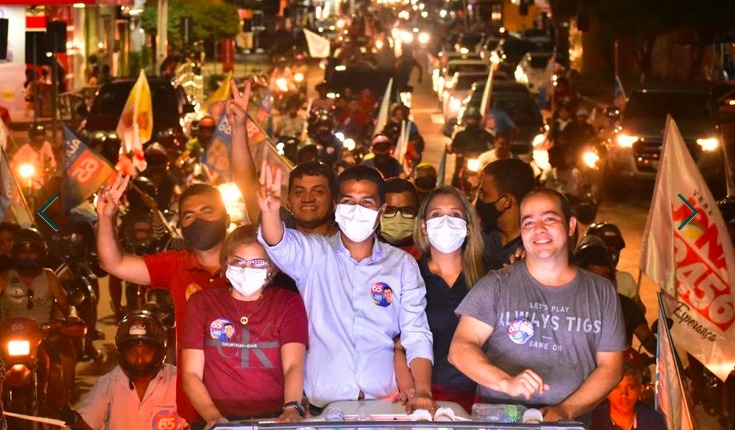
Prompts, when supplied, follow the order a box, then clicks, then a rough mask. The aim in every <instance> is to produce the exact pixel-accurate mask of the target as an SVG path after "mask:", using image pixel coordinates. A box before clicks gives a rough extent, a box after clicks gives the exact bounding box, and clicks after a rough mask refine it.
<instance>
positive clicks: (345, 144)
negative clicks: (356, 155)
mask: <svg viewBox="0 0 735 430" xmlns="http://www.w3.org/2000/svg"><path fill="white" fill-rule="evenodd" d="M342 146H343V147H345V148H347V150H348V151H352V150H354V149H355V146H356V144H355V140H354V139H349V138H348V139H345V141H344V142H342Z"/></svg>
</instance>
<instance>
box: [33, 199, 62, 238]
mask: <svg viewBox="0 0 735 430" xmlns="http://www.w3.org/2000/svg"><path fill="white" fill-rule="evenodd" d="M58 198H59V195H58V194H57V195H55V196H53V197H51V199H50V200H49V201H47V202H46V204H45V205H43V207H42V208H41V209H39V210H38V216H40V217H41V218H43V220H44V221H46V223H47V224H48V225H50V226H51V228H53V229H54V231H59V227H56V224H54V223H53V221H51V220H50V219H48V217H47V216H46V214H45V213H43V212H44V211H45V210H46V209H48V207H49V206H51V205H52V204H53V203H54V202H55V201H56V199H58Z"/></svg>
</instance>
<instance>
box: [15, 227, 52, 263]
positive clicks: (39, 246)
mask: <svg viewBox="0 0 735 430" xmlns="http://www.w3.org/2000/svg"><path fill="white" fill-rule="evenodd" d="M26 249H31V250H33V251H36V252H38V253H39V254H40V258H41V260H43V259H45V258H46V254H47V253H48V247H47V246H46V241H45V240H44V238H43V236H42V235H41V233H40V232H39V231H38V230H36V229H35V228H34V227H29V228H24V229H22V230H21V231H19V232H18V233H17V234H16V235H15V238H14V239H13V248H12V251H11V254H12V255H13V256H15V255H17V254H18V253H20V252H21V251H23V250H26Z"/></svg>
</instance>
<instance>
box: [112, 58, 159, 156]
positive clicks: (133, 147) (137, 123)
mask: <svg viewBox="0 0 735 430" xmlns="http://www.w3.org/2000/svg"><path fill="white" fill-rule="evenodd" d="M116 131H117V135H118V137H119V138H120V142H121V144H122V145H121V147H120V152H121V153H123V154H130V153H134V154H142V153H143V144H144V143H145V142H148V141H149V140H151V135H152V134H153V106H152V102H151V89H150V87H149V86H148V80H147V79H146V77H145V72H143V71H142V70H141V71H140V76H138V80H137V81H136V82H135V85H133V88H132V89H131V90H130V95H129V96H128V101H127V102H125V107H124V108H123V111H122V114H121V115H120V121H119V122H118V123H117V130H116Z"/></svg>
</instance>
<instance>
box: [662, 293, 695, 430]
mask: <svg viewBox="0 0 735 430" xmlns="http://www.w3.org/2000/svg"><path fill="white" fill-rule="evenodd" d="M668 316H669V313H668V312H667V310H666V306H665V305H664V293H661V292H659V293H658V330H659V331H658V338H657V341H658V347H657V349H656V409H657V410H658V411H659V412H661V414H663V416H664V418H665V419H666V427H667V428H670V429H677V430H692V429H694V422H693V420H692V414H691V410H690V409H689V405H690V404H691V402H690V401H689V398H688V397H687V392H686V391H685V390H684V384H683V383H682V379H681V373H682V366H681V361H679V356H678V355H677V353H676V349H674V342H673V340H672V339H671V331H670V330H669V326H668V324H667V323H666V318H667V317H668Z"/></svg>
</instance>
